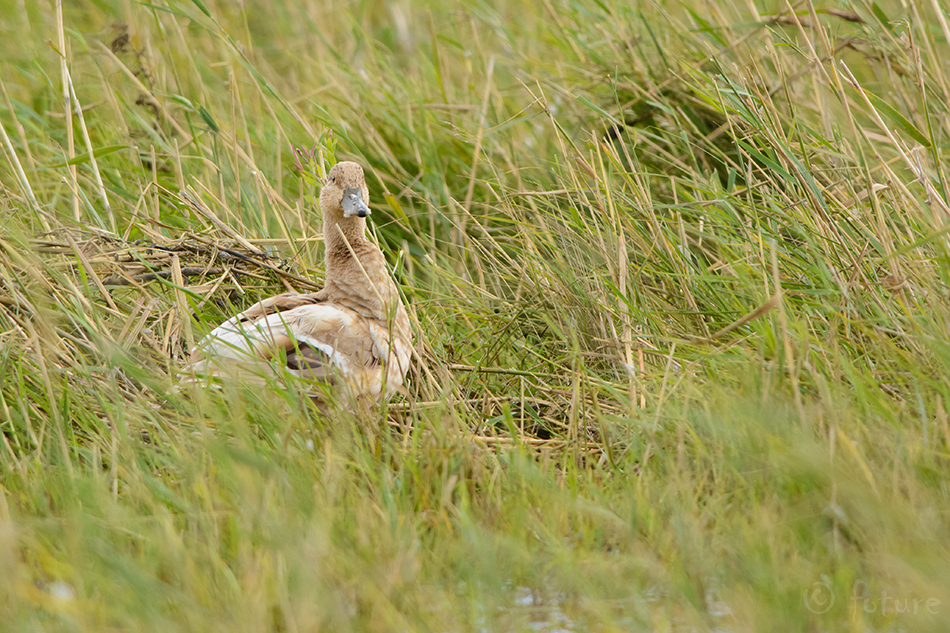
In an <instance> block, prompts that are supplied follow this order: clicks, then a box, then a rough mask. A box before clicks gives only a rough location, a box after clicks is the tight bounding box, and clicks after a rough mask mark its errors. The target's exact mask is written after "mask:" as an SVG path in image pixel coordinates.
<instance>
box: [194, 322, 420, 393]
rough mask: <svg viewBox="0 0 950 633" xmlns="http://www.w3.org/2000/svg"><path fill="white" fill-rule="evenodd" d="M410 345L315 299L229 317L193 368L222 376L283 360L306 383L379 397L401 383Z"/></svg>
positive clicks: (202, 345)
mask: <svg viewBox="0 0 950 633" xmlns="http://www.w3.org/2000/svg"><path fill="white" fill-rule="evenodd" d="M256 307H257V306H255V308H256ZM264 312H267V309H264V308H262V310H261V314H263V313H264ZM410 349H411V341H403V340H401V339H400V338H398V337H397V338H396V339H395V340H393V339H392V337H391V336H390V331H389V329H388V328H387V327H385V326H383V325H382V324H380V323H379V322H377V321H374V320H371V319H366V318H364V317H362V316H360V315H359V314H357V313H356V312H354V311H353V310H350V309H349V308H346V307H342V306H337V305H334V304H331V303H311V304H305V305H300V306H297V307H295V308H290V309H287V310H281V311H275V312H271V313H270V314H266V315H263V316H260V317H259V318H256V319H254V318H249V317H248V315H247V313H242V314H239V315H237V316H235V317H233V318H231V319H229V320H228V321H226V322H225V323H223V324H221V325H220V326H218V327H217V328H215V329H214V330H213V331H212V332H211V333H210V334H208V336H206V337H205V338H204V339H203V340H202V341H201V343H199V344H198V345H197V346H196V347H195V349H194V350H193V352H192V367H193V368H194V370H195V372H196V373H214V374H222V373H226V372H227V371H228V370H230V369H235V370H239V369H242V368H247V367H248V366H251V365H259V364H261V363H273V362H274V361H276V360H278V359H279V360H280V361H281V362H282V363H283V364H284V365H285V367H286V370H287V371H288V372H290V373H292V374H296V375H298V376H300V377H301V378H303V379H306V380H308V381H313V382H319V383H324V384H328V385H337V384H340V383H341V382H342V383H343V384H345V385H346V386H347V387H348V388H349V389H350V390H351V391H352V392H354V393H356V394H360V395H366V396H370V397H379V396H381V395H383V394H384V392H385V393H387V394H388V393H391V392H392V391H393V390H394V389H396V388H398V387H399V386H400V385H401V384H402V382H403V378H404V376H405V373H406V370H407V369H408V368H409V353H410Z"/></svg>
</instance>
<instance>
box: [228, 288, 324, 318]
mask: <svg viewBox="0 0 950 633" xmlns="http://www.w3.org/2000/svg"><path fill="white" fill-rule="evenodd" d="M323 301H324V298H323V292H322V291H321V292H310V293H299V292H285V293H284V294H281V295H277V296H275V297H269V298H267V299H264V300H263V301H258V302H257V303H255V304H254V305H252V306H251V307H250V308H248V309H247V310H245V311H244V312H242V313H240V314H238V315H237V316H236V317H235V318H236V319H237V320H239V321H254V320H257V319H260V318H263V317H266V316H268V315H270V314H274V313H276V312H284V311H286V310H293V309H294V308H299V307H300V306H305V305H313V304H315V303H321V302H323Z"/></svg>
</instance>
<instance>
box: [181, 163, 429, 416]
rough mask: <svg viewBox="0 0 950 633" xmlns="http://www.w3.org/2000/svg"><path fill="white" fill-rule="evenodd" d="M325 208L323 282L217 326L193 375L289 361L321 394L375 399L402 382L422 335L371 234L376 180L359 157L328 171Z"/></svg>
mask: <svg viewBox="0 0 950 633" xmlns="http://www.w3.org/2000/svg"><path fill="white" fill-rule="evenodd" d="M320 208H321V210H322V212H323V240H324V247H325V255H324V257H325V266H326V268H325V270H326V276H325V282H324V287H323V288H322V289H321V290H319V291H318V292H312V293H296V292H289V293H284V294H281V295H277V296H274V297H269V298H267V299H264V300H263V301H260V302H258V303H256V304H254V305H253V306H251V307H250V308H248V309H247V310H244V311H243V312H241V313H240V314H237V315H235V316H233V317H231V318H230V319H228V320H227V321H225V322H224V323H222V324H221V325H219V326H218V327H216V328H215V329H213V330H212V331H211V332H210V333H208V335H207V336H205V337H204V338H203V339H202V340H201V341H200V342H199V343H198V344H197V345H195V347H194V349H193V350H192V352H191V360H190V364H191V367H192V368H193V369H194V371H195V374H215V375H219V376H224V375H226V374H227V373H228V371H230V370H246V369H251V370H254V369H255V368H260V366H267V365H270V366H282V367H279V369H281V370H282V371H284V372H287V373H289V374H291V375H295V376H298V377H299V378H301V379H302V380H304V381H307V382H309V383H315V385H314V386H319V387H320V388H319V389H317V390H315V392H314V393H318V392H319V393H322V394H327V393H328V392H329V393H333V394H334V395H336V393H335V392H338V391H339V392H342V394H344V395H347V396H353V397H356V398H359V399H364V398H368V399H370V400H377V401H378V400H382V399H385V398H388V397H390V396H392V395H393V394H394V393H395V392H396V391H398V390H400V389H402V388H403V384H404V382H405V380H406V374H407V372H408V371H409V365H410V358H411V353H412V349H413V347H412V345H413V337H414V335H413V331H412V326H411V324H410V321H409V315H408V313H407V312H406V307H405V305H404V304H403V302H402V298H401V297H400V294H399V290H398V288H397V287H396V284H395V282H394V281H393V278H392V276H391V275H390V273H389V270H388V268H387V266H386V260H385V257H384V256H383V253H382V251H380V250H379V247H378V246H376V244H374V243H373V242H372V241H370V240H369V239H368V238H367V236H366V218H367V217H368V216H369V215H370V213H371V211H370V207H369V188H368V187H367V185H366V177H365V175H364V173H363V168H362V166H360V165H359V163H355V162H352V161H344V162H340V163H337V164H336V165H334V166H333V167H332V168H331V169H330V171H329V172H328V173H327V176H326V179H325V181H324V183H323V187H322V189H321V191H320ZM244 373H245V374H246V372H244ZM312 397H314V398H315V399H317V400H320V399H321V397H320V396H312ZM324 397H325V396H324Z"/></svg>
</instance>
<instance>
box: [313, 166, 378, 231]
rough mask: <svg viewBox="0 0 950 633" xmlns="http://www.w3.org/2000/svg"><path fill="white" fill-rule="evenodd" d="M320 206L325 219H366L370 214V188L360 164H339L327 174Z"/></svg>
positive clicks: (321, 193)
mask: <svg viewBox="0 0 950 633" xmlns="http://www.w3.org/2000/svg"><path fill="white" fill-rule="evenodd" d="M320 206H321V207H322V208H323V213H324V217H327V216H337V217H340V216H342V217H343V218H352V217H358V218H365V217H366V216H368V215H369V214H370V210H369V188H367V186H366V178H365V176H363V168H362V167H360V165H359V164H358V163H354V162H352V161H344V162H342V163H337V164H336V165H334V166H333V169H331V170H330V173H328V174H327V179H326V182H325V183H324V185H323V190H322V191H321V192H320Z"/></svg>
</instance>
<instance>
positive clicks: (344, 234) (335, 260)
mask: <svg viewBox="0 0 950 633" xmlns="http://www.w3.org/2000/svg"><path fill="white" fill-rule="evenodd" d="M323 240H324V245H325V246H326V255H325V258H326V265H327V268H337V267H338V266H340V265H341V264H344V263H345V262H349V261H350V260H351V259H352V257H353V255H354V254H355V255H356V256H357V257H359V256H360V255H361V254H362V253H363V252H364V251H365V250H366V249H367V247H370V246H372V242H370V241H369V240H367V239H366V220H364V219H363V218H348V219H346V220H343V221H336V220H335V219H331V220H328V221H327V224H326V226H325V227H324V229H323Z"/></svg>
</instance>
